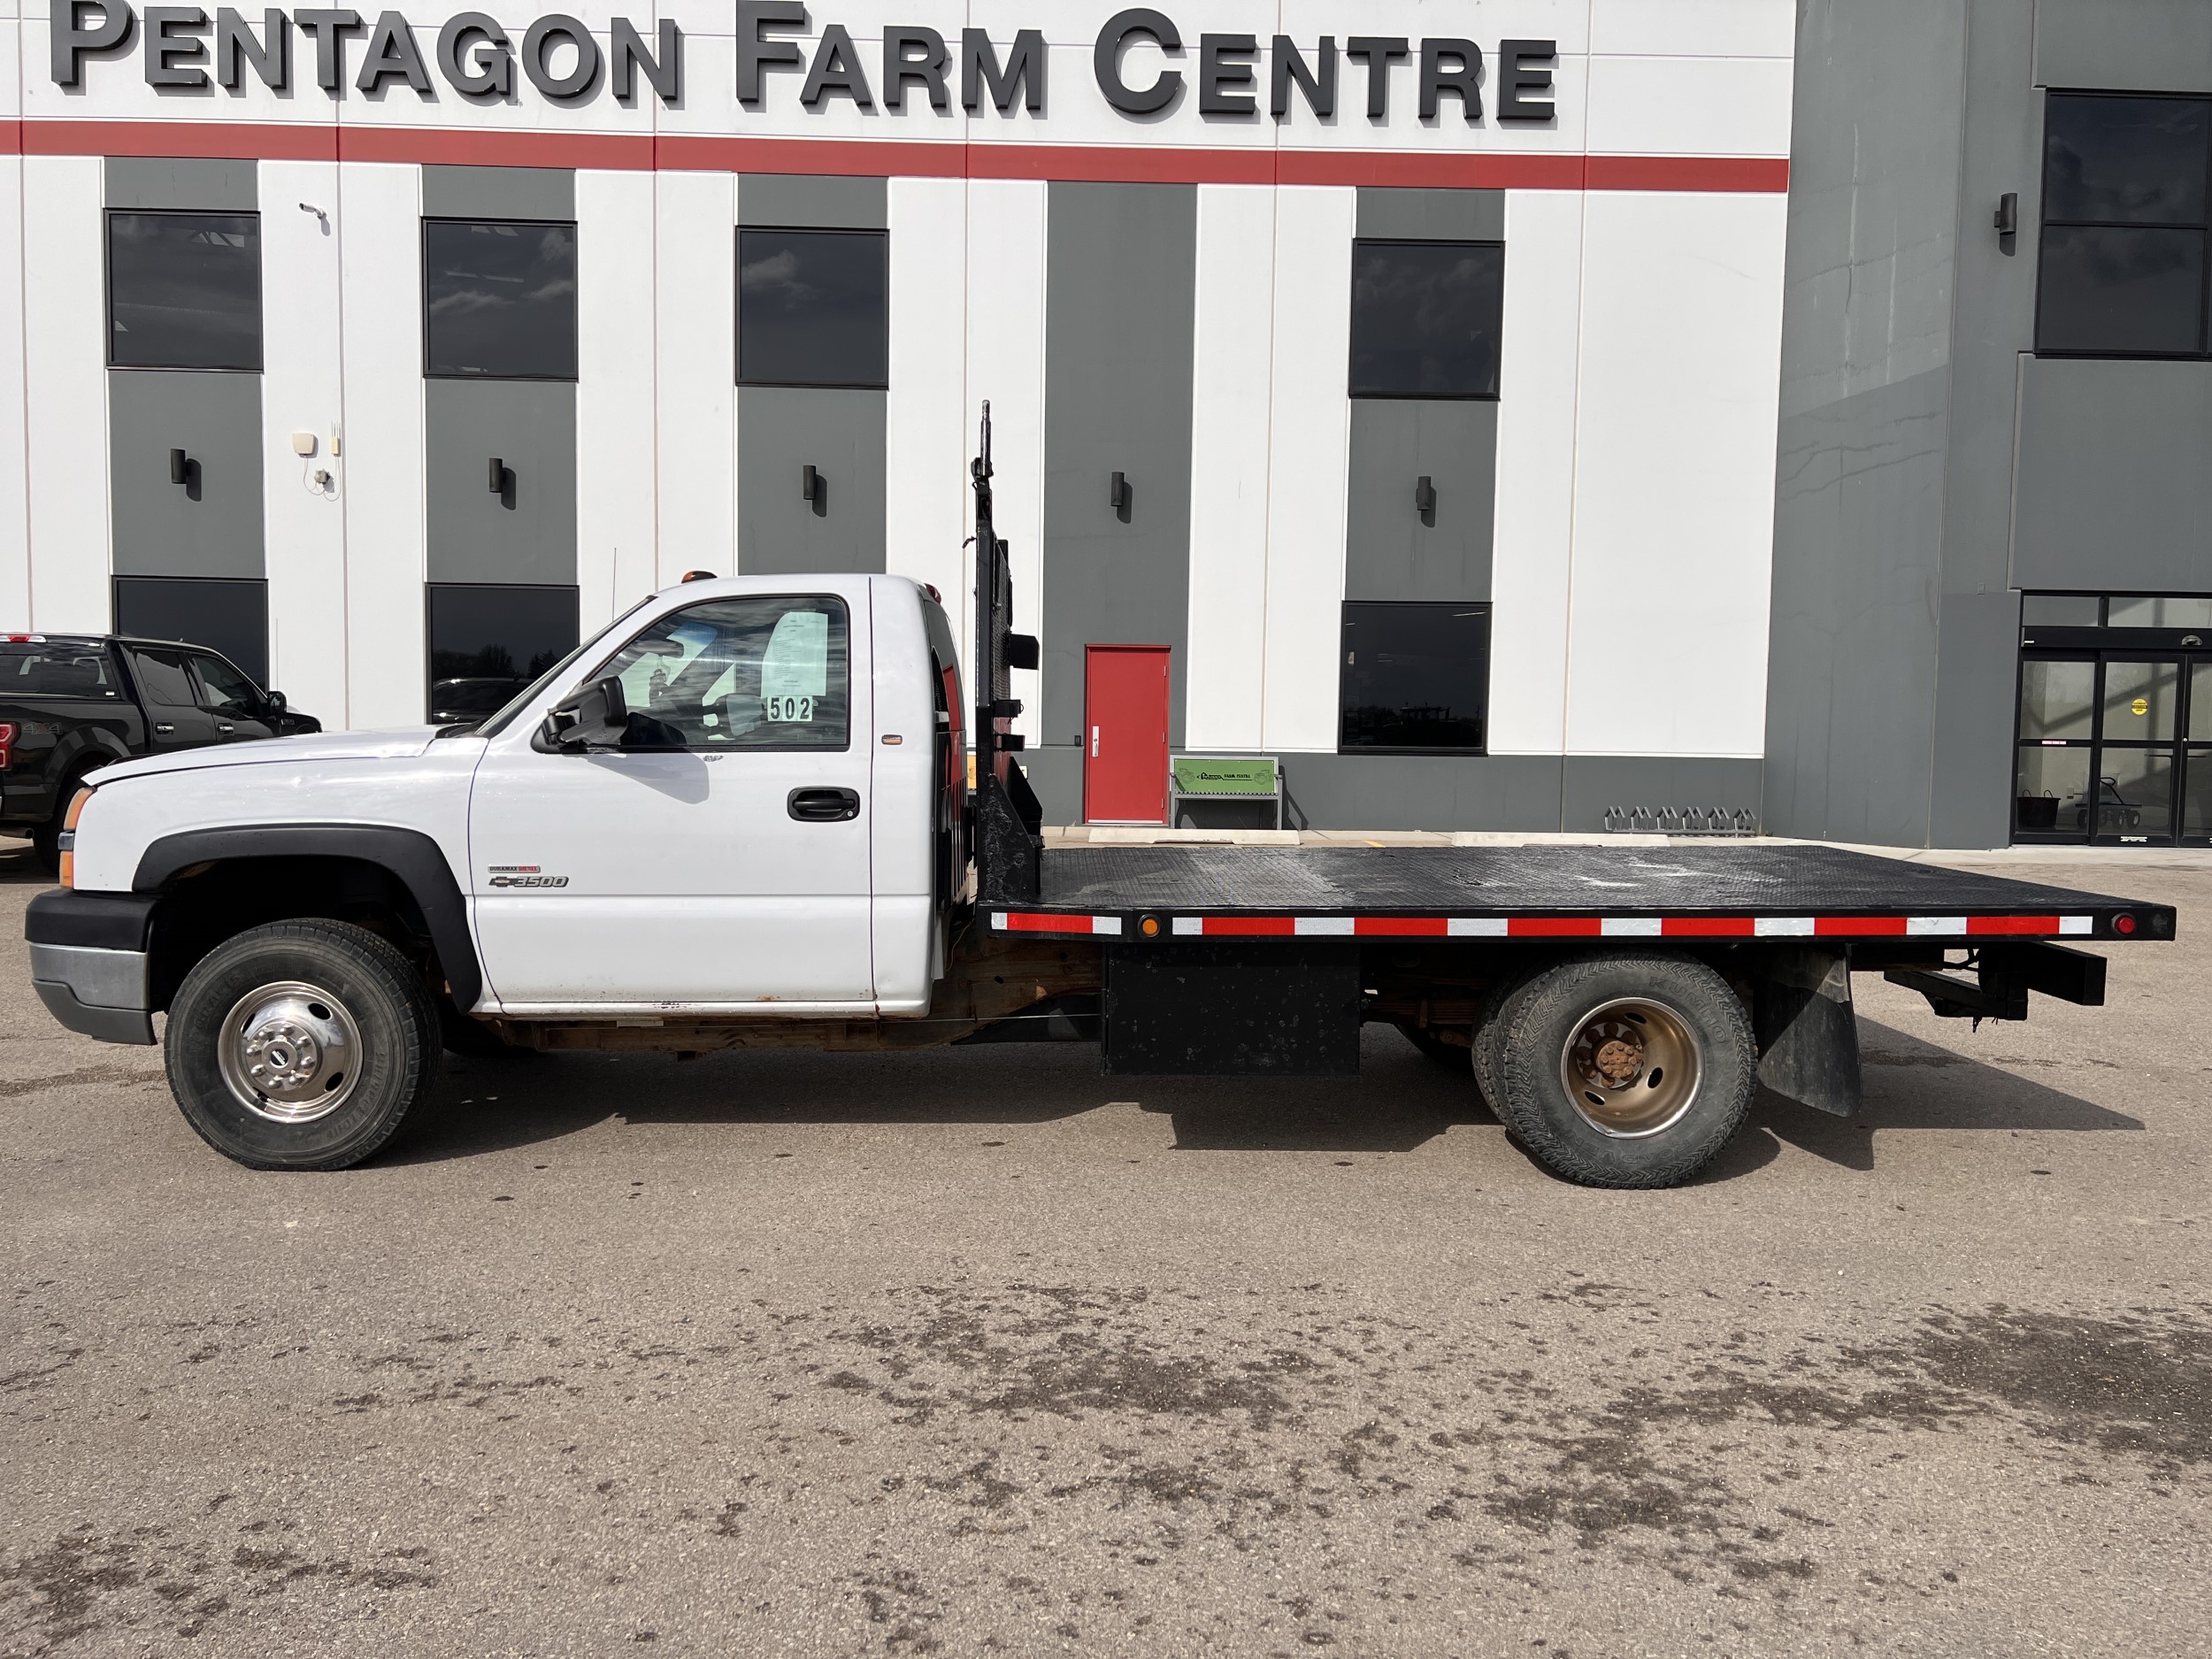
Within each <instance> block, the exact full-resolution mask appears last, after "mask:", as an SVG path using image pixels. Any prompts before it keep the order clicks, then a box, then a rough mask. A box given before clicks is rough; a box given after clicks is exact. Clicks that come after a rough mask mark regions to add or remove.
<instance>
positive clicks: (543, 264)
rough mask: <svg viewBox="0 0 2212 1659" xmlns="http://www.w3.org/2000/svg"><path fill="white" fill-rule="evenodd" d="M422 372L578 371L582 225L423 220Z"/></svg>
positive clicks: (527, 375)
mask: <svg viewBox="0 0 2212 1659" xmlns="http://www.w3.org/2000/svg"><path fill="white" fill-rule="evenodd" d="M422 267H423V304H424V308H425V310H424V322H423V372H424V373H426V374H433V375H462V376H472V375H482V376H485V377H488V378H491V379H502V378H504V379H508V380H574V379H575V378H576V227H575V226H573V225H553V224H539V223H504V222H486V223H479V222H474V221H470V220H462V219H425V220H424V221H423V227H422Z"/></svg>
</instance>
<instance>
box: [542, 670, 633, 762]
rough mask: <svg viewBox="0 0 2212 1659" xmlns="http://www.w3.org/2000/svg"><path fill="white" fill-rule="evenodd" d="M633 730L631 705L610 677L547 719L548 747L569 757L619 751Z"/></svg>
mask: <svg viewBox="0 0 2212 1659" xmlns="http://www.w3.org/2000/svg"><path fill="white" fill-rule="evenodd" d="M629 729H630V702H629V699H628V698H627V697H625V696H624V695H622V682H621V681H620V680H617V679H616V678H615V677H614V676H613V675H611V674H610V675H608V676H607V678H606V679H604V680H595V681H594V682H593V683H592V684H590V685H588V686H586V687H584V688H583V690H581V691H580V692H578V693H577V694H576V700H575V701H574V702H573V703H568V704H565V706H563V707H561V708H558V709H556V710H553V712H552V713H550V714H549V715H547V716H546V717H545V728H544V732H543V736H544V740H545V747H546V748H548V749H561V750H563V751H565V752H566V753H569V754H581V753H582V752H584V751H585V750H587V749H618V748H620V747H621V745H622V738H623V734H624V733H626V732H627V731H628V730H629Z"/></svg>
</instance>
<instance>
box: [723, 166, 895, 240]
mask: <svg viewBox="0 0 2212 1659" xmlns="http://www.w3.org/2000/svg"><path fill="white" fill-rule="evenodd" d="M737 222H738V223H739V224H741V225H778V226H803V227H809V228H819V229H823V230H888V229H889V228H890V226H891V189H890V181H889V180H887V179H840V178H831V177H827V176H825V175H818V174H814V173H742V174H741V175H739V178H738V180H737Z"/></svg>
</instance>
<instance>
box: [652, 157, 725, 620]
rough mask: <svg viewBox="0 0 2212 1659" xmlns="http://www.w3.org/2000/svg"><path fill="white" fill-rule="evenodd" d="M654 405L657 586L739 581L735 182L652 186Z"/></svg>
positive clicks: (713, 177) (661, 179)
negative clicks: (692, 575)
mask: <svg viewBox="0 0 2212 1659" xmlns="http://www.w3.org/2000/svg"><path fill="white" fill-rule="evenodd" d="M653 214H654V234H653V288H654V296H655V298H654V318H655V322H656V327H655V331H654V336H653V353H654V360H655V363H656V365H657V387H656V390H655V401H656V407H657V417H658V419H657V427H658V430H659V434H660V452H659V456H658V457H657V459H658V465H659V480H658V485H659V492H660V514H659V518H660V541H659V546H658V549H657V566H656V569H657V575H656V577H655V585H656V586H657V587H660V588H665V587H667V586H668V585H669V584H670V583H671V582H673V581H676V580H679V579H680V577H681V576H682V575H683V573H684V572H686V571H687V570H710V571H713V572H716V573H717V574H718V575H723V576H730V575H734V574H735V573H736V571H737V180H736V178H735V176H734V175H733V174H731V173H658V174H657V175H655V178H654V209H653Z"/></svg>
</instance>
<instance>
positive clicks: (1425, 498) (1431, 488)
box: [1413, 472, 1436, 526]
mask: <svg viewBox="0 0 2212 1659" xmlns="http://www.w3.org/2000/svg"><path fill="white" fill-rule="evenodd" d="M1413 511H1416V512H1417V513H1419V514H1420V515H1421V522H1422V523H1423V524H1425V525H1431V526H1433V525H1434V524H1435V523H1436V480H1434V479H1432V478H1431V477H1430V476H1429V475H1428V474H1427V473H1426V472H1424V473H1422V474H1421V476H1420V477H1418V478H1417V479H1415V480H1413Z"/></svg>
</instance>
